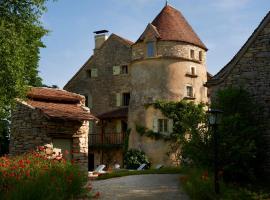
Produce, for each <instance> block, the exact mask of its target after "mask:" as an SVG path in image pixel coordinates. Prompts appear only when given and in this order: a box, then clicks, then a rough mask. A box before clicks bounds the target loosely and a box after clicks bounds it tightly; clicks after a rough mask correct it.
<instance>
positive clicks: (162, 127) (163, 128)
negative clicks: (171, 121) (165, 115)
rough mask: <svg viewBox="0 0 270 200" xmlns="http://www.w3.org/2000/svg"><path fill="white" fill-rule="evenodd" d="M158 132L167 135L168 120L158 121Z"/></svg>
mask: <svg viewBox="0 0 270 200" xmlns="http://www.w3.org/2000/svg"><path fill="white" fill-rule="evenodd" d="M158 132H160V133H167V132H168V119H159V120H158Z"/></svg>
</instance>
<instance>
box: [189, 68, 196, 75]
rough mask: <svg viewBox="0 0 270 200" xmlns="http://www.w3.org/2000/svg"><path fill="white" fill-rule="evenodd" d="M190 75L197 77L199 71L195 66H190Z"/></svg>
mask: <svg viewBox="0 0 270 200" xmlns="http://www.w3.org/2000/svg"><path fill="white" fill-rule="evenodd" d="M192 69H194V73H193V70H192ZM190 74H191V75H197V69H196V67H195V66H190Z"/></svg>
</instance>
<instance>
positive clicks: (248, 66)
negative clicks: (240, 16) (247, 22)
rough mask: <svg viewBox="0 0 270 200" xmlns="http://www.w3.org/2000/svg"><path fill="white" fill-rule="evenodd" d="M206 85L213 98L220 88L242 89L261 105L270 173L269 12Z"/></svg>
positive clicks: (268, 170) (267, 169) (267, 168)
mask: <svg viewBox="0 0 270 200" xmlns="http://www.w3.org/2000/svg"><path fill="white" fill-rule="evenodd" d="M206 85H207V87H208V88H209V90H210V94H211V99H212V98H214V96H215V94H216V92H217V91H218V90H219V89H222V88H226V87H230V86H233V87H241V88H244V89H245V90H247V91H248V92H249V93H250V94H251V96H252V98H253V99H254V101H255V102H256V103H257V104H259V105H260V106H262V108H263V112H260V114H261V116H259V117H260V118H262V119H265V121H264V124H265V131H264V133H263V134H264V138H265V141H266V142H267V144H268V147H267V148H266V149H264V150H265V152H266V153H267V158H268V159H267V160H268V161H267V163H266V165H265V170H266V171H267V172H268V173H269V174H270V12H269V13H268V14H267V15H266V16H265V18H264V19H263V20H262V22H261V23H260V25H259V26H258V27H257V29H256V30H255V31H254V32H253V33H252V35H251V36H250V37H249V39H248V40H247V42H246V43H245V44H244V45H243V47H242V48H241V49H240V50H239V52H238V53H237V54H236V55H235V56H234V57H233V58H232V60H231V61H230V62H229V63H228V64H227V65H226V66H225V67H223V68H222V69H221V70H220V71H219V72H218V73H217V74H216V75H215V76H213V77H212V78H211V79H210V80H209V81H208V82H207V84H206Z"/></svg>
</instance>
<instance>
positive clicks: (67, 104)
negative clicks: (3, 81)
mask: <svg viewBox="0 0 270 200" xmlns="http://www.w3.org/2000/svg"><path fill="white" fill-rule="evenodd" d="M84 103H85V99H84V97H83V96H81V95H78V94H74V93H70V92H67V91H64V90H59V89H50V88H31V89H30V91H29V92H28V93H27V99H26V100H24V101H22V100H18V101H17V105H16V108H15V109H14V111H13V112H12V118H11V136H10V154H11V155H17V154H22V153H25V152H27V151H29V150H33V149H36V148H37V147H38V146H43V145H47V144H51V145H53V147H54V148H58V149H61V151H62V153H63V152H64V151H65V150H67V151H68V152H69V154H68V158H69V159H72V160H74V161H75V162H77V163H79V164H80V165H81V166H82V167H83V168H85V169H87V162H88V161H87V156H88V132H89V130H88V128H89V120H95V119H96V118H95V117H93V116H92V115H91V114H90V111H89V109H88V108H87V107H85V106H84Z"/></svg>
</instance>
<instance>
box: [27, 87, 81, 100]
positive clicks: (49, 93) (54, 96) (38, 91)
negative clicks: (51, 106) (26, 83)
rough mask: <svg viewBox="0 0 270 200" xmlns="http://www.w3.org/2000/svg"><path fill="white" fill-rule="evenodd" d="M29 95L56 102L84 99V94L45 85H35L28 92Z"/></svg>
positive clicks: (32, 97) (37, 98) (36, 98)
mask: <svg viewBox="0 0 270 200" xmlns="http://www.w3.org/2000/svg"><path fill="white" fill-rule="evenodd" d="M27 97H28V98H29V99H34V100H42V101H56V102H70V103H79V102H80V101H82V100H83V99H84V97H83V96H81V95H78V94H75V93H71V92H67V91H65V90H60V89H54V88H45V87H33V88H31V89H30V90H29V91H28V93H27Z"/></svg>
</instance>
